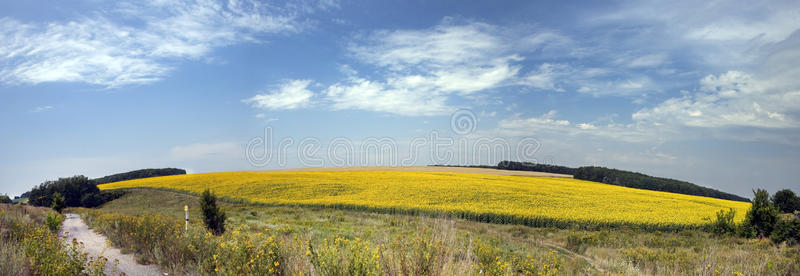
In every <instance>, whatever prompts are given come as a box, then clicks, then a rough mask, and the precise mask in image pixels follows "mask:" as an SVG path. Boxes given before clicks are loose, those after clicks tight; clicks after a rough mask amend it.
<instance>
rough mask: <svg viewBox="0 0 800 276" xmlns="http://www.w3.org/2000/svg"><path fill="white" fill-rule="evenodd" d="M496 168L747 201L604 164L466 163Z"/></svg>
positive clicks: (694, 185)
mask: <svg viewBox="0 0 800 276" xmlns="http://www.w3.org/2000/svg"><path fill="white" fill-rule="evenodd" d="M469 167H482V168H496V169H501V170H513V171H533V172H547V173H559V174H571V175H572V177H573V178H575V179H581V180H588V181H594V182H600V183H605V184H611V185H617V186H624V187H630V188H636V189H644V190H653V191H662V192H670V193H678V194H686V195H696V196H705V197H713V198H719V199H727V200H735V201H744V202H750V199H747V198H744V197H741V196H737V195H734V194H729V193H725V192H722V191H719V190H715V189H711V188H707V187H703V186H699V185H697V184H694V183H689V182H686V181H680V180H675V179H669V178H662V177H655V176H649V175H646V174H641V173H637V172H630V171H623V170H617V169H609V168H604V167H580V168H577V169H576V168H570V167H565V166H557V165H548V164H537V163H530V162H515V161H501V162H500V163H498V164H497V166H469Z"/></svg>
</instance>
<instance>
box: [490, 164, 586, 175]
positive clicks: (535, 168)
mask: <svg viewBox="0 0 800 276" xmlns="http://www.w3.org/2000/svg"><path fill="white" fill-rule="evenodd" d="M497 168H498V169H501V170H512V171H532V172H546V173H560V174H575V168H570V167H564V166H557V165H548V164H537V163H530V162H514V161H502V162H500V163H497Z"/></svg>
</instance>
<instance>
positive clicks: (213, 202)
mask: <svg viewBox="0 0 800 276" xmlns="http://www.w3.org/2000/svg"><path fill="white" fill-rule="evenodd" d="M200 209H202V210H203V222H204V223H205V224H206V227H207V228H208V230H211V232H213V233H214V235H217V236H219V235H222V234H223V233H225V212H224V211H222V209H220V208H219V206H217V196H215V195H214V194H212V193H211V191H210V190H209V189H206V190H205V191H204V192H203V195H202V196H201V197H200Z"/></svg>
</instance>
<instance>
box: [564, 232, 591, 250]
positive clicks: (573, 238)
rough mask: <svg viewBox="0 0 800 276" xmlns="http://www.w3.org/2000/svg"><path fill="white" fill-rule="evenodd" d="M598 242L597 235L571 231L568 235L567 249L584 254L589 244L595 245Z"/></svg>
mask: <svg viewBox="0 0 800 276" xmlns="http://www.w3.org/2000/svg"><path fill="white" fill-rule="evenodd" d="M598 243H599V238H598V237H597V235H591V234H589V235H581V234H578V233H570V234H569V235H567V249H569V250H572V251H573V252H576V253H578V254H583V253H584V252H586V249H588V248H589V246H594V245H597V244H598Z"/></svg>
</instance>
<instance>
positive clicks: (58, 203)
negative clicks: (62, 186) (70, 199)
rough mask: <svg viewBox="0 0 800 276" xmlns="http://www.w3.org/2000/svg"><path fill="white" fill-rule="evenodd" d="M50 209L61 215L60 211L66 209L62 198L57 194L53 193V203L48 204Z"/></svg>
mask: <svg viewBox="0 0 800 276" xmlns="http://www.w3.org/2000/svg"><path fill="white" fill-rule="evenodd" d="M50 207H51V208H53V210H56V212H59V213H61V210H64V207H66V206H64V196H62V195H61V193H59V192H56V193H54V194H53V203H52V204H50Z"/></svg>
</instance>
